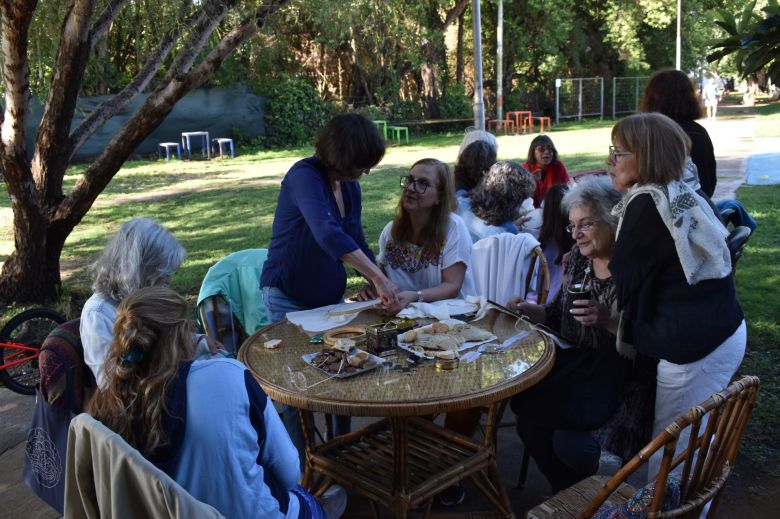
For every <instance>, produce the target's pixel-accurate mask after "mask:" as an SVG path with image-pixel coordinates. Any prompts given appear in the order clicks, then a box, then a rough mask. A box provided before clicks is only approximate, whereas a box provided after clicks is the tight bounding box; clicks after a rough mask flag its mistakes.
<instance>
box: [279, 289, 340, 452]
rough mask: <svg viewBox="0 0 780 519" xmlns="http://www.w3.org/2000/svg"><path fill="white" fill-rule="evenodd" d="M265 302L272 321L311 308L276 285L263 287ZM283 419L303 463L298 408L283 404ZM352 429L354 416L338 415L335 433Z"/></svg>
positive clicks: (302, 444) (303, 450) (303, 447)
mask: <svg viewBox="0 0 780 519" xmlns="http://www.w3.org/2000/svg"><path fill="white" fill-rule="evenodd" d="M263 302H264V303H265V307H266V310H267V311H268V320H269V321H270V322H272V323H275V322H277V321H281V320H282V319H284V318H285V316H286V315H287V313H288V312H299V311H301V310H309V308H307V307H305V306H301V304H300V303H298V302H297V301H295V300H294V299H292V298H291V297H290V296H288V295H287V294H285V293H284V292H282V291H281V290H279V289H278V288H276V287H263ZM282 421H283V422H284V425H285V427H286V428H287V432H288V433H290V438H291V439H292V442H293V444H294V445H295V448H296V449H298V455H299V456H300V458H301V464H303V463H304V460H305V459H306V453H305V446H304V440H303V429H302V428H301V420H300V418H299V417H298V410H297V409H295V408H294V407H289V406H287V405H285V406H283V409H282ZM350 430H352V418H351V417H349V416H336V419H335V424H334V426H333V434H335V435H336V436H340V435H342V434H346V433H348V432H350Z"/></svg>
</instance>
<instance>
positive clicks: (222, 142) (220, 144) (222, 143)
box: [211, 137, 236, 159]
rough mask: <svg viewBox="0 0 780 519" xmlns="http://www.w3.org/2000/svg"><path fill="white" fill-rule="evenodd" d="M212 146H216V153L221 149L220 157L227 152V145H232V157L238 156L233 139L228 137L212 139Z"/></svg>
mask: <svg viewBox="0 0 780 519" xmlns="http://www.w3.org/2000/svg"><path fill="white" fill-rule="evenodd" d="M211 146H212V148H214V155H216V154H217V150H219V157H220V158H222V157H223V156H224V154H225V152H227V147H228V146H230V158H233V159H234V158H236V150H235V148H233V139H228V138H227V137H220V138H218V139H212V140H211Z"/></svg>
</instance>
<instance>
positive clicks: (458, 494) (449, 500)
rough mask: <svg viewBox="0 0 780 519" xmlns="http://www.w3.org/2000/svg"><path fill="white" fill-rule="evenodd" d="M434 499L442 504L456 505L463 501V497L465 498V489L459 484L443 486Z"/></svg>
mask: <svg viewBox="0 0 780 519" xmlns="http://www.w3.org/2000/svg"><path fill="white" fill-rule="evenodd" d="M436 499H437V500H438V501H439V504H441V505H442V506H447V507H450V506H458V505H459V504H461V503H462V502H463V500H464V499H466V491H465V490H463V487H462V486H460V485H459V484H458V485H452V486H451V487H449V488H445V489H444V490H442V491H441V492H439V495H437V496H436Z"/></svg>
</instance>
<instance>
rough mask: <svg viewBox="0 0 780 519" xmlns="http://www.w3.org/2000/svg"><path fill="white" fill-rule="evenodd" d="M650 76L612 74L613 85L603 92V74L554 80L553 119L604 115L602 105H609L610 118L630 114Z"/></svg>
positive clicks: (637, 103)
mask: <svg viewBox="0 0 780 519" xmlns="http://www.w3.org/2000/svg"><path fill="white" fill-rule="evenodd" d="M648 79H650V78H649V76H634V77H613V78H612V89H611V91H610V92H606V93H605V92H604V78H602V77H592V78H570V79H556V80H555V121H556V122H559V121H561V120H566V119H576V120H581V119H583V118H587V117H598V118H599V119H603V118H604V115H605V113H604V105H605V104H610V103H611V105H612V112H611V115H612V118H613V119H617V118H618V117H620V116H623V115H627V114H631V113H634V112H636V111H637V110H638V109H639V102H640V100H641V99H642V94H643V93H644V91H645V86H647V81H648Z"/></svg>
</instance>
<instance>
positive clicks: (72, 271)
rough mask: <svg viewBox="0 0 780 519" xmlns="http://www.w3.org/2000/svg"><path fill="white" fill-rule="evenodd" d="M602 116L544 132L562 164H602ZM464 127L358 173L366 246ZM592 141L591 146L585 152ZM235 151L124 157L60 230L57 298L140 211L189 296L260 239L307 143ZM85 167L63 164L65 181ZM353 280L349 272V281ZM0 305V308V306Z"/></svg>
mask: <svg viewBox="0 0 780 519" xmlns="http://www.w3.org/2000/svg"><path fill="white" fill-rule="evenodd" d="M610 127H611V126H610V125H609V124H606V123H603V124H600V125H598V127H597V128H586V129H573V130H567V131H560V132H554V133H552V134H551V136H552V138H553V139H554V141H555V143H556V146H557V147H558V149H559V151H560V156H561V159H562V160H563V161H564V163H565V164H566V166H567V167H568V168H569V170H570V171H578V170H586V169H594V168H598V167H602V166H603V163H604V160H605V158H606V155H607V146H608V145H609V144H610V140H609V131H610ZM462 137H463V135H462V134H461V133H449V134H442V135H426V136H422V137H414V136H412V144H411V145H409V146H402V147H393V148H390V149H389V150H388V152H387V154H386V155H385V157H384V159H383V160H382V162H381V163H380V165H379V166H378V167H377V168H375V169H374V170H373V171H372V173H371V174H370V175H368V176H364V177H363V179H362V180H361V184H362V188H363V206H364V215H363V223H364V227H365V232H366V236H367V238H368V241H369V245H371V246H372V247H373V248H374V249H375V250H376V246H377V240H378V238H379V233H380V232H381V230H382V228H383V227H384V225H385V224H386V223H387V222H388V221H389V220H390V219H391V218H392V215H393V211H394V209H395V205H396V203H397V201H398V197H399V195H400V188H399V187H398V179H399V176H400V175H401V174H402V173H404V172H406V171H407V170H408V168H409V167H410V166H411V165H412V164H413V163H414V162H415V161H417V160H419V159H421V158H424V157H435V158H437V159H440V160H443V161H445V162H447V163H449V164H453V163H454V161H455V158H456V155H457V152H458V147H459V146H460V141H461V139H462ZM532 138H533V135H521V136H500V137H498V141H499V158H500V159H505V160H518V161H523V160H525V156H526V155H527V152H528V146H529V144H530V142H531V139H532ZM594 150H597V151H594ZM239 151H240V155H239V156H238V157H236V158H235V159H215V160H211V161H171V162H166V161H156V160H153V161H150V160H135V161H129V162H127V163H126V164H125V165H124V167H123V168H122V169H121V170H120V171H119V173H117V175H116V176H115V177H114V179H113V180H112V181H111V183H110V184H109V186H108V188H107V189H106V190H105V191H104V192H103V193H102V194H101V195H100V197H99V198H98V199H97V201H96V202H95V204H94V205H93V207H92V209H90V211H89V213H88V214H87V215H86V216H85V218H84V219H83V221H82V223H81V224H80V225H79V226H77V227H76V229H75V230H74V231H73V233H72V234H71V235H70V237H69V238H68V240H67V242H66V244H65V248H64V250H63V254H62V257H61V267H62V278H63V285H64V290H65V296H66V298H67V297H68V296H69V295H72V296H75V298H76V299H83V298H84V297H85V296H87V295H88V294H89V292H90V290H89V279H88V272H87V267H88V265H89V264H90V262H91V261H93V260H94V258H95V256H96V255H97V254H98V252H99V251H100V250H101V248H102V247H103V245H104V244H105V243H106V241H107V239H108V238H109V236H110V235H111V234H113V233H114V232H116V230H117V229H118V227H119V226H120V225H121V224H122V223H123V222H124V221H126V220H128V219H130V218H132V217H136V216H149V217H153V218H155V219H157V220H159V221H160V222H161V223H162V224H163V225H165V226H166V227H167V228H168V229H170V230H171V231H172V232H173V233H174V235H176V237H177V238H178V239H179V240H181V242H182V244H183V245H184V246H185V248H186V249H187V251H188V256H187V259H186V260H185V262H184V264H183V265H182V268H181V269H180V271H179V272H178V273H177V274H176V276H175V278H174V280H173V284H174V287H175V288H176V289H177V290H179V291H180V292H181V293H182V294H185V295H187V296H188V297H189V298H190V299H193V298H194V297H195V296H196V295H197V292H198V289H199V287H200V282H201V280H202V279H203V276H204V275H205V273H206V271H207V270H208V268H209V267H210V266H211V265H212V264H214V263H215V262H216V261H217V260H219V259H220V258H222V257H223V256H225V255H227V254H229V253H231V252H233V251H236V250H240V249H246V248H251V247H266V246H267V245H268V243H269V241H270V238H271V224H272V221H273V211H274V207H275V205H276V196H277V193H278V190H279V183H280V181H281V179H282V177H283V176H284V173H285V172H286V171H287V169H288V168H289V167H290V165H292V163H293V162H295V161H296V160H298V159H299V158H302V157H306V156H309V155H311V153H312V151H313V150H312V148H310V147H308V148H307V147H305V148H298V149H290V150H284V151H266V150H262V151H257V150H246V149H242V150H239ZM84 167H85V166H83V165H76V166H74V167H73V168H71V169H70V170H69V172H68V174H67V175H66V178H65V189H69V188H70V187H72V185H73V184H74V183H75V182H76V179H77V178H78V175H79V174H80V173H81V172H82V171H83V169H84ZM12 231H13V229H12V213H11V209H10V206H9V200H8V198H7V197H2V198H0V262H1V261H3V260H4V259H5V258H6V257H7V256H8V255H9V254H10V253H11V252H12V250H13V232H12ZM352 283H353V286H356V285H355V283H357V278H354V279H353V280H352ZM2 313H3V312H2V310H0V315H2Z"/></svg>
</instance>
